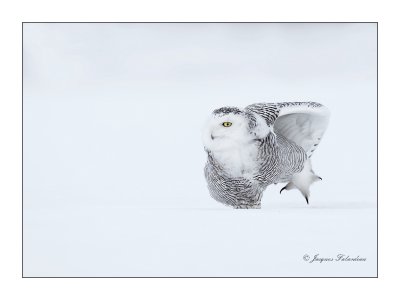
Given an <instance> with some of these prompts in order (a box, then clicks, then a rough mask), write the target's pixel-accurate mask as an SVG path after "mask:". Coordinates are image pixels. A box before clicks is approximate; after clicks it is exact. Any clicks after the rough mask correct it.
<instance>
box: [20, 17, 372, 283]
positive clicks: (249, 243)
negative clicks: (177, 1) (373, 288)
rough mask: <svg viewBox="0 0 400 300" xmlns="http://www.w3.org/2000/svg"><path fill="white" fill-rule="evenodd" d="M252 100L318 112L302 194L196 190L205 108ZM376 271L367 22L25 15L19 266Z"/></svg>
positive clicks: (145, 272) (210, 272) (34, 272)
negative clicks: (139, 20)
mask: <svg viewBox="0 0 400 300" xmlns="http://www.w3.org/2000/svg"><path fill="white" fill-rule="evenodd" d="M261 101H316V102H321V103H322V104H324V105H325V106H326V107H328V108H329V109H330V111H331V121H330V125H329V127H328V130H327V132H326V134H325V135H324V138H323V140H322V142H321V143H320V145H319V146H318V149H317V150H316V152H315V154H314V155H313V159H312V163H313V168H314V170H315V172H316V174H318V175H320V176H321V177H322V178H323V181H322V182H317V183H315V184H313V185H312V186H311V198H310V205H309V206H307V205H306V203H305V200H304V199H303V198H302V196H301V195H300V194H299V193H298V192H297V191H288V192H282V195H280V194H279V190H280V188H281V187H282V185H276V186H271V187H269V188H268V189H267V191H266V192H265V194H264V198H263V208H262V209H261V210H233V209H230V208H227V207H224V206H221V204H219V203H217V202H215V201H214V200H213V199H212V198H211V197H210V196H209V194H208V191H207V187H206V183H205V180H204V177H203V167H204V164H205V160H206V155H205V153H204V151H203V146H202V141H201V129H202V126H203V124H204V122H205V120H206V119H207V117H208V116H209V115H210V113H211V112H212V110H213V109H215V108H218V107H220V106H224V105H229V106H235V105H236V106H239V107H244V106H246V105H248V104H251V103H255V102H261ZM340 253H342V254H346V255H349V256H351V257H357V255H358V256H360V257H366V258H367V261H365V262H324V263H309V262H306V261H304V259H303V256H304V255H305V254H308V255H310V256H313V255H315V254H320V256H321V257H329V256H336V255H337V254H340ZM375 275H376V26H375V25H374V24H24V276H375Z"/></svg>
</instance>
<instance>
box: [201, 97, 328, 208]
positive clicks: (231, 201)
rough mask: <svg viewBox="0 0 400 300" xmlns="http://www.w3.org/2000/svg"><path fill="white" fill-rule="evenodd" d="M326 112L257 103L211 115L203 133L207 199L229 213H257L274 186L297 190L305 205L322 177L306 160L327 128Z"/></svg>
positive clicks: (304, 105) (317, 107) (306, 105)
mask: <svg viewBox="0 0 400 300" xmlns="http://www.w3.org/2000/svg"><path fill="white" fill-rule="evenodd" d="M328 122H329V111H328V109H327V108H326V107H324V106H323V105H321V104H319V103H316V102H281V103H256V104H252V105H249V106H247V107H245V108H244V109H239V108H237V107H222V108H219V109H216V110H214V111H213V112H212V115H211V117H210V118H209V120H208V121H207V123H206V125H205V127H204V130H203V143H204V149H205V151H206V153H207V163H206V166H205V168H204V173H205V177H206V180H207V184H208V189H209V191H210V194H211V196H212V197H213V198H214V199H215V200H217V201H219V202H221V203H223V204H225V205H228V206H230V207H233V208H260V207H261V197H262V194H263V191H264V190H265V189H266V188H267V186H268V185H270V184H272V183H274V184H277V183H287V184H286V185H285V186H284V187H283V188H282V189H281V191H280V192H282V191H283V190H285V189H286V190H291V189H298V190H299V191H300V192H301V194H302V195H303V196H304V198H305V199H306V202H307V204H308V200H309V197H310V185H311V184H312V183H313V182H315V181H318V180H321V177H319V176H318V175H316V174H315V173H314V171H313V170H312V167H311V156H312V154H313V152H314V150H315V149H316V147H317V146H318V144H319V143H320V141H321V138H322V136H323V134H324V132H325V130H326V128H327V126H328Z"/></svg>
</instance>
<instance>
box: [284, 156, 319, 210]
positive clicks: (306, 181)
mask: <svg viewBox="0 0 400 300" xmlns="http://www.w3.org/2000/svg"><path fill="white" fill-rule="evenodd" d="M319 180H322V178H321V177H319V176H317V175H315V173H314V171H313V170H312V169H311V161H310V160H307V161H306V162H305V163H304V168H303V170H301V172H300V173H296V174H294V175H293V176H292V180H291V181H290V182H289V183H288V184H287V185H285V186H284V187H283V188H282V189H281V191H280V193H282V191H283V190H292V189H295V188H296V189H298V190H299V191H300V192H301V194H302V195H303V196H304V198H306V202H307V204H308V198H309V197H310V185H311V184H312V183H314V182H315V181H319Z"/></svg>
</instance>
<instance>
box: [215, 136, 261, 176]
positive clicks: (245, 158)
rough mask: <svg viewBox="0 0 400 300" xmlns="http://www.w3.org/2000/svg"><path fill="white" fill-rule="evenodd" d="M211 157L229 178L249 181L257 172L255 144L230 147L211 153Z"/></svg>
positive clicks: (256, 148)
mask: <svg viewBox="0 0 400 300" xmlns="http://www.w3.org/2000/svg"><path fill="white" fill-rule="evenodd" d="M213 156H214V158H215V159H216V160H217V161H218V163H219V164H220V165H221V166H222V167H223V169H224V171H226V172H227V173H228V174H229V175H230V176H231V177H245V178H248V179H251V178H253V176H254V175H255V174H256V173H257V172H258V165H259V164H258V163H257V157H258V147H257V145H256V143H247V144H245V145H243V144H240V145H239V144H238V145H232V146H231V147H229V148H225V149H223V150H219V151H215V152H213Z"/></svg>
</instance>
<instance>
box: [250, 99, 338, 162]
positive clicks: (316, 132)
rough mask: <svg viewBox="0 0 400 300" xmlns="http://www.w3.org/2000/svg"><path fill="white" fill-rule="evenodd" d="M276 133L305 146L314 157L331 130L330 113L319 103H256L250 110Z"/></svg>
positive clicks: (306, 150) (309, 154) (308, 154)
mask: <svg viewBox="0 0 400 300" xmlns="http://www.w3.org/2000/svg"><path fill="white" fill-rule="evenodd" d="M246 109H247V110H249V111H251V112H253V113H256V114H258V115H260V116H261V117H262V118H263V119H264V120H265V121H266V122H267V125H268V126H270V127H272V128H273V131H274V132H275V133H279V134H280V135H282V136H284V137H286V138H287V139H288V140H291V141H293V142H295V143H296V144H297V145H299V146H301V147H302V148H303V149H304V151H305V152H306V153H307V156H308V157H311V155H312V154H313V152H314V150H315V149H316V147H317V146H318V144H319V142H320V141H321V139H322V136H323V134H324V132H325V130H326V128H327V127H328V123H329V115H330V113H329V110H328V109H327V108H326V107H325V106H323V105H322V104H319V103H316V102H280V103H256V104H252V105H249V106H247V107H246Z"/></svg>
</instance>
